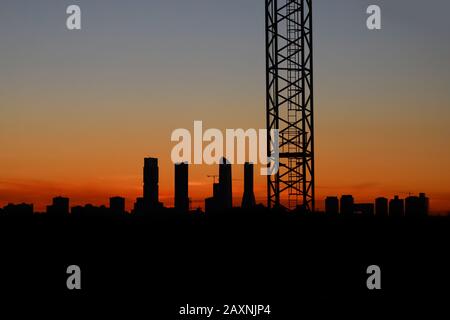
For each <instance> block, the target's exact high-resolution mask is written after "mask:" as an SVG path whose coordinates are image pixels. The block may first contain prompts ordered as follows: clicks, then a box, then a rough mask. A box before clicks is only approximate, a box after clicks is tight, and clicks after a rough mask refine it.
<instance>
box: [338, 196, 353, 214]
mask: <svg viewBox="0 0 450 320" xmlns="http://www.w3.org/2000/svg"><path fill="white" fill-rule="evenodd" d="M354 203H355V201H354V199H353V196H352V195H343V196H342V197H341V214H343V215H352V214H353V212H354Z"/></svg>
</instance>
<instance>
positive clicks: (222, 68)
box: [0, 0, 450, 212]
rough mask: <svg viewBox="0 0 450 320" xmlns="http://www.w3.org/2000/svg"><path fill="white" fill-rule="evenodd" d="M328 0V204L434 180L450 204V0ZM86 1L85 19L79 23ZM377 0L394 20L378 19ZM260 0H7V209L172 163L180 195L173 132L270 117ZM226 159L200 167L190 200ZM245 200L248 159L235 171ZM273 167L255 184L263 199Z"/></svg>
mask: <svg viewBox="0 0 450 320" xmlns="http://www.w3.org/2000/svg"><path fill="white" fill-rule="evenodd" d="M423 3H424V2H423V1H418V0H396V1H380V0H370V1H365V0H359V1H357V0H342V1H334V0H315V1H314V6H315V7H314V28H315V30H314V37H315V72H316V73H315V96H316V105H315V107H316V111H315V112H316V113H315V117H316V119H315V120H316V121H315V123H316V132H315V134H316V149H317V150H316V152H317V153H316V168H317V169H316V170H317V172H316V174H317V176H316V179H317V201H318V205H319V208H321V207H323V203H322V202H323V199H324V198H325V196H326V195H341V194H347V193H352V194H354V195H355V196H356V200H357V201H361V202H362V201H369V200H372V199H374V198H375V197H376V196H387V197H392V196H393V195H394V194H399V195H400V196H402V197H405V196H407V195H408V193H418V192H426V193H427V194H428V195H429V196H430V197H431V206H432V210H434V211H435V212H445V211H450V170H449V168H448V165H449V163H450V148H449V138H450V125H449V123H450V91H449V83H450V59H449V57H450V42H449V41H448V39H449V32H450V20H449V19H448V15H449V14H450V2H449V1H447V0H428V1H426V6H424V5H423ZM70 4H78V5H80V7H81V10H82V30H81V31H68V30H67V29H66V26H65V21H66V17H67V15H66V14H65V10H66V7H67V6H68V5H70ZM370 4H378V5H380V6H381V8H382V23H383V29H382V30H381V31H369V30H368V29H367V28H366V26H365V20H366V17H367V15H366V14H365V10H366V8H367V7H368V5H370ZM264 59H265V55H264V5H263V1H262V0H227V1H223V0H142V1H137V0H129V1H119V0H108V1H106V0H102V1H100V0H89V1H88V0H86V1H62V0H52V1H50V0H47V1H44V0H40V1H24V0H2V1H1V2H0V147H1V149H0V150H1V151H0V205H4V204H6V203H8V202H23V201H24V202H34V203H35V204H36V209H38V210H43V209H44V206H45V204H48V203H50V201H51V198H52V197H53V196H55V195H65V196H69V197H70V198H71V199H72V203H71V205H76V204H83V203H87V202H92V203H95V204H101V203H104V204H106V203H107V199H108V197H109V196H113V195H123V196H125V197H127V198H128V203H127V205H128V206H131V204H132V201H133V198H135V197H136V196H139V195H140V194H141V186H142V177H141V175H142V165H143V158H144V157H146V156H154V157H158V158H159V159H160V177H161V178H160V179H161V182H160V190H161V199H162V200H163V201H164V202H165V203H166V204H168V205H170V204H171V203H172V199H171V198H172V194H173V193H172V188H173V172H172V171H173V168H172V164H171V162H170V151H171V148H172V147H173V145H174V144H173V143H171V142H170V134H171V132H172V130H174V129H176V128H192V126H193V121H194V120H202V121H203V122H204V126H205V127H207V128H220V129H225V128H264V126H265V69H264V68H265V61H264ZM216 172H217V168H216V167H214V166H213V167H204V166H200V167H193V168H191V171H190V184H191V186H190V193H191V197H192V199H193V205H194V206H198V205H201V204H202V200H203V198H204V197H207V196H209V195H211V193H212V186H211V183H212V179H210V178H207V177H206V175H207V174H216ZM233 174H234V178H236V181H234V192H235V196H236V203H238V202H239V201H240V197H241V194H240V193H241V190H242V180H241V179H242V168H238V167H236V168H234V171H233ZM265 190H266V185H265V179H264V178H262V177H256V196H257V199H258V200H259V201H263V200H264V199H265V192H266V191H265Z"/></svg>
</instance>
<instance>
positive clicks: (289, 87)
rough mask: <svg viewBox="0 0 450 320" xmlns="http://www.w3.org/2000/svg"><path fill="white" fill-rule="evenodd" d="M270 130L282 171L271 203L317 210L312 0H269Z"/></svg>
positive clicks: (271, 179) (271, 186)
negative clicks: (277, 150)
mask: <svg viewBox="0 0 450 320" xmlns="http://www.w3.org/2000/svg"><path fill="white" fill-rule="evenodd" d="M265 5H266V86H267V106H266V108H267V110H266V111H267V129H268V130H269V132H270V130H272V129H277V130H278V136H277V137H276V138H275V139H274V138H273V137H272V136H271V135H270V133H269V134H268V138H267V139H268V141H267V145H268V148H269V150H270V148H271V146H272V145H273V144H274V143H276V142H277V141H278V145H279V162H280V166H279V170H278V173H276V174H274V175H272V176H268V206H269V207H270V208H272V207H277V206H280V205H284V206H286V207H288V208H289V209H295V208H297V207H299V206H300V207H301V208H303V209H304V210H307V211H311V212H313V211H314V122H313V115H314V113H313V111H314V108H313V106H314V99H313V37H312V36H313V35H312V0H265Z"/></svg>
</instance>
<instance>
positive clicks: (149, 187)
mask: <svg viewBox="0 0 450 320" xmlns="http://www.w3.org/2000/svg"><path fill="white" fill-rule="evenodd" d="M158 183H159V168H158V159H156V158H145V159H144V208H145V210H148V209H157V208H159V207H160V203H159V185H158Z"/></svg>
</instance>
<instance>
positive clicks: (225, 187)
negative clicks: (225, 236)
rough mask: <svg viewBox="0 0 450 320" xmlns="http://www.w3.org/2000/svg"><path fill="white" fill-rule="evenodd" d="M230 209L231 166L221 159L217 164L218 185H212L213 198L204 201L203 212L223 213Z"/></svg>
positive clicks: (231, 196)
mask: <svg viewBox="0 0 450 320" xmlns="http://www.w3.org/2000/svg"><path fill="white" fill-rule="evenodd" d="M232 207H233V195H232V176H231V164H230V163H229V161H228V160H227V159H225V158H222V159H221V160H220V164H219V183H214V184H213V196H212V197H210V198H207V199H205V211H206V212H211V211H223V210H226V209H231V208H232Z"/></svg>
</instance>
